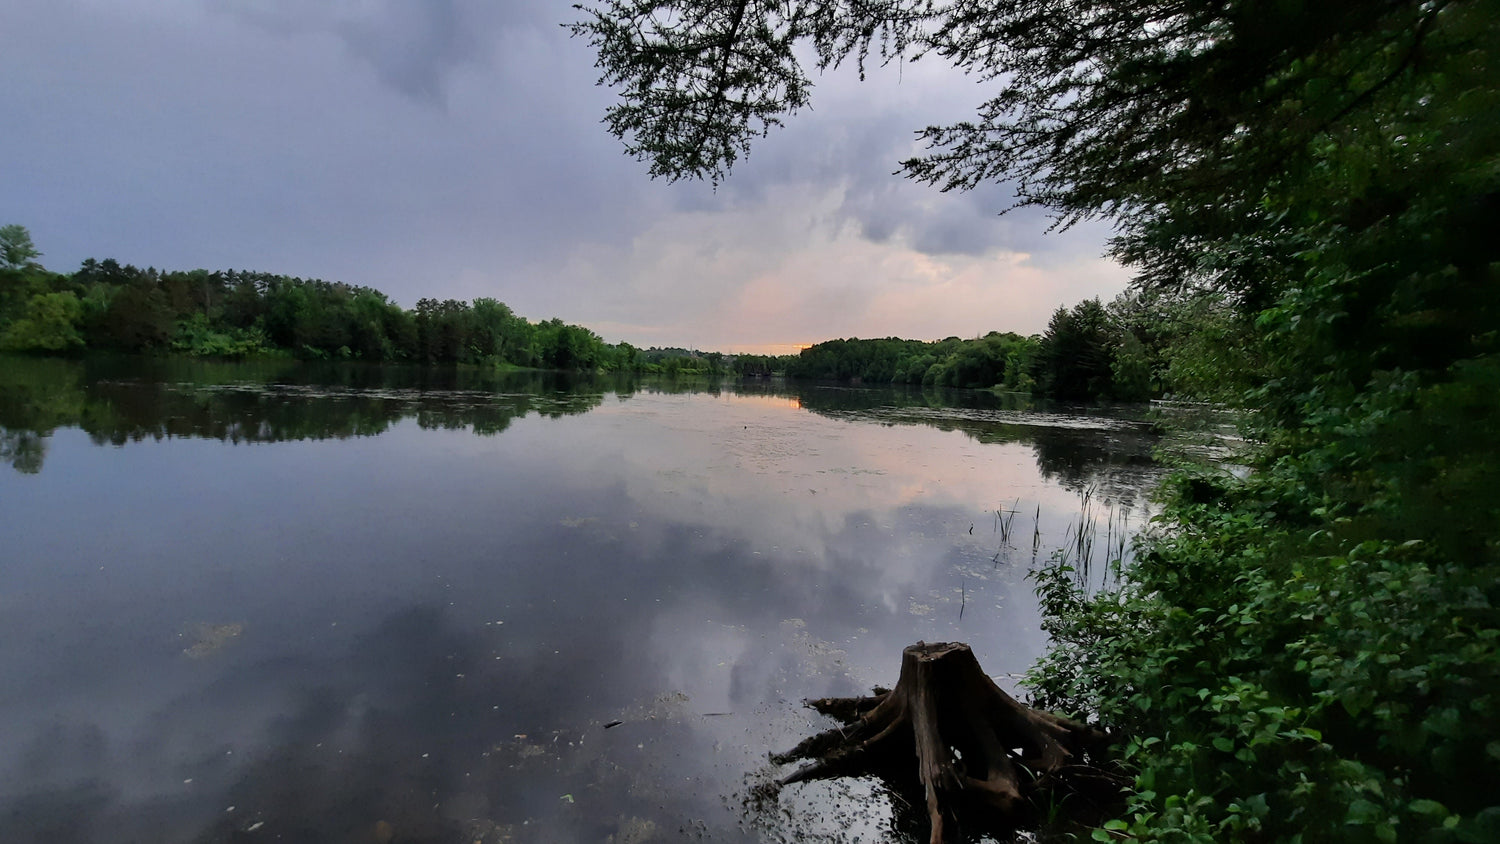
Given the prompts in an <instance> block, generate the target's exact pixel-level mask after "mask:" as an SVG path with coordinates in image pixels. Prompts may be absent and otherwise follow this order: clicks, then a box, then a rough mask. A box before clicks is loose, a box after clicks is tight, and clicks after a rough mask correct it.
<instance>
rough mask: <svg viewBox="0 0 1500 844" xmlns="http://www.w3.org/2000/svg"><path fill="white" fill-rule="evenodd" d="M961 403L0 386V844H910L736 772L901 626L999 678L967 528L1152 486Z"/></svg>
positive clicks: (982, 565)
mask: <svg viewBox="0 0 1500 844" xmlns="http://www.w3.org/2000/svg"><path fill="white" fill-rule="evenodd" d="M33 366H34V368H33ZM325 382H326V383H325ZM962 401H967V402H968V406H967V407H958V408H947V409H944V408H942V407H939V406H935V405H939V404H940V401H938V400H935V399H934V398H933V397H930V396H926V395H923V394H921V393H916V394H910V393H906V394H903V393H896V392H883V391H854V390H829V389H824V388H810V389H802V390H789V389H786V388H770V387H767V386H765V385H756V386H755V387H754V388H753V389H743V390H742V389H725V390H720V391H706V390H702V389H694V388H693V387H692V385H682V384H678V385H672V384H661V383H644V384H643V383H630V382H619V383H607V382H597V381H579V382H562V381H544V380H532V381H527V380H524V379H521V380H518V379H515V378H498V377H494V376H482V375H476V374H473V373H468V374H465V373H446V374H444V373H432V372H423V371H418V370H380V369H376V368H347V367H346V368H330V369H327V370H324V371H323V372H322V374H319V372H317V371H311V370H306V369H302V368H299V367H296V366H291V365H276V366H270V367H264V366H259V367H249V368H245V367H234V366H222V367H202V368H199V369H189V370H183V369H181V368H178V367H175V366H174V365H170V364H162V363H154V364H150V366H149V367H148V368H146V369H139V368H134V369H133V368H131V366H130V365H125V364H114V363H94V362H90V363H77V362H56V361H41V362H27V364H26V366H23V367H15V366H11V365H10V364H9V362H6V364H5V365H4V366H0V425H3V426H4V428H5V430H6V432H7V434H6V436H7V437H11V439H7V441H6V442H7V443H13V444H16V445H14V447H12V449H11V451H9V452H7V453H8V454H11V455H18V456H23V455H40V454H41V451H40V450H39V449H38V448H37V447H36V444H37V443H40V442H46V443H48V444H49V449H48V450H47V451H46V453H45V461H44V462H45V470H44V471H36V470H40V469H42V468H43V461H42V460H41V459H40V457H34V458H33V457H28V458H27V460H29V461H31V462H25V461H23V465H21V466H18V467H17V468H22V469H27V468H30V469H31V470H32V472H33V473H32V474H23V473H21V472H11V471H7V472H3V473H0V501H3V502H4V506H3V507H0V535H3V536H5V537H6V561H5V564H4V567H3V568H0V672H3V673H4V676H6V677H7V678H10V681H9V682H8V683H7V684H6V686H5V687H4V688H3V689H0V827H3V829H0V839H3V840H5V841H21V842H31V841H36V842H42V841H46V842H69V841H77V842H94V841H117V840H152V841H189V842H229V841H257V840H276V838H277V837H278V836H279V837H280V840H285V841H333V842H340V841H348V842H365V844H368V842H372V841H381V840H389V841H431V842H456V841H465V842H472V841H476V840H479V841H485V842H487V844H493V842H498V841H578V840H608V839H610V838H611V837H612V838H613V840H615V841H617V842H619V841H634V842H646V841H655V840H679V839H681V838H683V837H688V836H695V837H704V838H708V839H711V840H722V841H734V840H741V839H749V840H881V839H882V838H887V839H893V840H900V835H899V833H898V832H895V831H893V829H894V828H895V824H896V821H895V820H894V816H893V815H892V813H891V811H890V809H889V806H888V805H886V804H885V803H884V798H883V797H882V796H881V795H880V793H879V792H878V790H872V789H870V788H869V787H868V786H861V785H860V784H857V783H856V784H852V785H851V784H835V785H828V784H818V785H810V786H809V787H807V788H801V789H794V790H792V791H791V792H790V793H788V794H786V795H784V796H783V802H782V804H781V805H780V806H779V807H778V808H776V809H775V810H772V811H769V812H767V813H760V814H752V815H751V816H749V817H742V815H741V811H742V806H741V796H742V795H744V794H745V793H746V792H747V778H750V779H751V780H753V779H754V778H756V777H765V776H769V775H770V771H769V770H768V768H767V765H768V763H767V761H766V753H767V751H769V750H771V749H785V748H786V747H788V746H790V745H791V744H793V743H795V742H796V740H797V739H799V738H800V737H801V736H803V735H805V734H807V733H809V732H810V731H813V730H815V729H817V728H818V727H819V726H821V725H820V724H814V723H813V721H814V719H815V718H816V716H814V715H812V714H810V713H809V712H807V711H805V710H803V709H802V708H801V707H800V706H799V704H798V702H799V701H800V700H801V699H802V698H804V697H814V696H825V695H840V694H855V693H859V692H862V691H863V690H865V689H867V688H869V687H870V686H871V685H874V684H877V683H886V684H889V683H890V682H892V681H893V680H894V673H895V669H896V667H897V661H898V659H899V653H900V649H901V647H903V646H904V645H906V644H910V643H911V642H913V641H916V640H917V639H927V640H942V639H959V640H965V641H969V642H971V643H972V644H973V645H974V647H975V650H976V653H977V654H978V655H979V656H980V659H981V661H982V664H984V665H985V666H986V668H987V669H988V670H990V671H992V672H995V673H996V674H1001V675H1005V674H1010V673H1014V672H1018V671H1020V670H1023V669H1024V668H1025V667H1026V665H1027V664H1028V663H1029V662H1030V660H1031V659H1032V658H1033V657H1034V655H1035V653H1036V651H1037V649H1038V648H1039V647H1040V644H1041V634H1040V632H1039V630H1038V625H1037V617H1036V610H1035V606H1034V602H1033V601H1032V598H1031V595H1030V592H1029V589H1028V588H1027V583H1026V581H1025V579H1024V576H1025V572H1026V567H1027V565H1028V562H1029V553H1030V547H1029V544H1028V543H1027V542H1015V543H1012V545H1013V546H1019V547H1007V546H1006V543H1004V542H1003V541H1002V539H1001V537H1000V535H999V529H998V525H997V523H996V522H997V520H996V519H995V518H994V517H993V511H994V510H995V509H997V508H1000V507H1006V506H1011V505H1012V503H1013V502H1016V501H1020V502H1023V503H1024V506H1025V507H1026V510H1027V515H1026V516H1025V518H1026V519H1030V518H1032V517H1031V515H1030V514H1031V513H1032V512H1033V508H1034V512H1035V513H1036V514H1037V515H1036V518H1037V519H1038V521H1039V523H1040V524H1039V528H1038V529H1039V530H1040V531H1041V532H1042V533H1044V534H1045V535H1046V537H1047V541H1048V542H1049V543H1052V544H1061V543H1062V542H1063V541H1064V538H1065V532H1066V525H1067V524H1068V523H1069V521H1070V520H1072V519H1075V518H1076V516H1077V489H1079V488H1083V487H1086V486H1089V485H1094V486H1098V485H1099V481H1098V478H1099V477H1101V476H1104V475H1107V474H1109V475H1111V477H1113V478H1115V479H1116V480H1115V481H1114V482H1115V483H1116V484H1117V486H1118V487H1120V488H1122V489H1125V488H1127V487H1128V490H1129V491H1130V492H1131V493H1132V494H1134V493H1135V492H1136V491H1137V490H1138V489H1139V488H1140V486H1141V485H1142V484H1144V483H1146V482H1147V481H1148V480H1149V478H1150V474H1151V472H1152V471H1154V470H1153V469H1152V468H1151V467H1150V466H1149V465H1147V464H1145V463H1143V462H1142V461H1143V459H1144V456H1145V454H1146V453H1147V452H1146V449H1147V447H1148V445H1149V442H1148V438H1147V435H1146V434H1145V433H1143V432H1142V428H1141V427H1140V426H1139V425H1136V423H1132V422H1130V421H1128V420H1121V419H1115V418H1104V417H1094V418H1090V417H1085V416H1083V415H1081V414H1076V413H1075V414H1056V413H1046V412H1043V411H1040V410H1038V409H1036V408H1026V407H1006V406H1003V405H1002V404H1001V403H1000V400H998V399H995V398H994V397H984V396H982V395H979V394H969V395H968V396H966V397H965V398H963V399H962ZM501 431H503V432H504V434H503V436H475V434H476V433H479V434H484V433H490V434H493V433H498V432H501ZM27 437H29V438H30V439H29V440H28V439H26V438H27ZM1100 437H1103V438H1106V439H1110V443H1109V444H1106V445H1102V446H1101V445H1097V444H1093V440H1095V439H1097V438H1100ZM27 443H29V445H28V444H27ZM117 443H124V446H123V447H121V448H99V447H98V446H99V445H101V444H117ZM244 443H253V444H256V447H254V448H245V447H226V445H227V444H244ZM1137 446H1139V448H1137ZM1090 449H1092V451H1090ZM1070 450H1071V451H1078V452H1079V453H1080V454H1082V455H1084V456H1083V457H1079V458H1072V457H1066V456H1063V455H1065V453H1067V452H1069V451H1070ZM11 459H13V460H14V459H15V458H14V457H12V458H11ZM1132 471H1136V474H1134V475H1131V474H1130V473H1131V472H1132ZM1111 473H1112V474H1111ZM1132 477H1133V478H1134V482H1133V483H1132V482H1130V480H1129V479H1130V478H1132ZM1031 529H1032V528H1031V525H1030V524H1029V523H1028V524H1027V526H1026V532H1027V537H1028V540H1029V536H1030V531H1031ZM961 602H962V604H963V606H964V611H963V613H962V617H960V612H959V609H960V604H961ZM1007 682H1008V681H1007ZM613 722H620V723H618V724H617V725H615V726H612V727H609V728H606V726H605V725H606V724H611V723H613ZM838 789H846V790H847V789H853V795H854V796H850V795H849V794H846V795H845V796H843V797H839V796H837V795H838V794H839V792H838ZM861 789H863V791H861Z"/></svg>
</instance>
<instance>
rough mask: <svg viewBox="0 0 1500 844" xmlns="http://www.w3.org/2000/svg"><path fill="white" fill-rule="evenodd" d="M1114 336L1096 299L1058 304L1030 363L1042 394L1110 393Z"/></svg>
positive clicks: (1090, 396) (1074, 396)
mask: <svg viewBox="0 0 1500 844" xmlns="http://www.w3.org/2000/svg"><path fill="white" fill-rule="evenodd" d="M1118 336H1119V330H1118V328H1117V327H1116V326H1115V324H1114V322H1113V320H1111V319H1110V316H1109V314H1108V312H1106V311H1105V310H1104V306H1103V305H1101V304H1100V303H1099V300H1098V299H1088V300H1086V301H1083V302H1079V303H1078V304H1077V305H1074V306H1073V309H1072V310H1067V309H1064V308H1058V309H1057V311H1056V312H1055V313H1054V314H1052V319H1051V320H1050V321H1049V322H1048V323H1047V331H1046V333H1045V334H1043V335H1042V339H1041V342H1040V344H1039V345H1038V347H1037V352H1036V358H1035V360H1034V361H1033V363H1032V376H1033V377H1034V378H1035V379H1036V382H1037V386H1038V388H1039V389H1040V391H1041V392H1042V394H1043V395H1047V396H1051V397H1053V398H1059V399H1065V400H1070V401H1084V400H1087V399H1095V398H1103V397H1106V396H1108V395H1110V393H1111V381H1112V379H1113V372H1112V367H1113V364H1114V350H1115V346H1116V345H1117V342H1118V341H1117V339H1116V338H1117V337H1118Z"/></svg>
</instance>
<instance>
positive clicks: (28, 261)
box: [0, 224, 42, 270]
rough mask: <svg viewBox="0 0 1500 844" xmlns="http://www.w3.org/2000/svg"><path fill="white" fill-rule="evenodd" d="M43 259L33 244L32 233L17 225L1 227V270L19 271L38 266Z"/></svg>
mask: <svg viewBox="0 0 1500 844" xmlns="http://www.w3.org/2000/svg"><path fill="white" fill-rule="evenodd" d="M40 257H42V253H41V252H38V251H37V248H36V245H35V244H33V243H32V242H31V232H29V231H27V230H26V227H25V226H19V225H15V224H10V225H5V226H0V269H6V270H19V269H24V268H26V267H34V266H36V259H37V258H40Z"/></svg>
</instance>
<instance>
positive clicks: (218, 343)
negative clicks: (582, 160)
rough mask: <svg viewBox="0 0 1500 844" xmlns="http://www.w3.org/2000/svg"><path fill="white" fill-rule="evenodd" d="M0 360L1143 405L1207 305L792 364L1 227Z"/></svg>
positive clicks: (808, 353) (1080, 319) (1218, 308)
mask: <svg viewBox="0 0 1500 844" xmlns="http://www.w3.org/2000/svg"><path fill="white" fill-rule="evenodd" d="M0 241H3V245H4V247H5V248H4V255H5V257H4V258H3V260H0V352H3V353H12V354H33V355H38V354H39V355H80V354H95V353H123V354H145V355H153V356H180V357H187V358H201V359H223V360H244V359H257V358H282V359H298V360H313V361H318V360H335V361H337V360H348V361H366V362H381V363H413V364H426V365H455V364H457V365H471V366H477V367H483V368H489V369H494V370H497V371H523V370H553V371H593V372H605V373H608V372H637V373H649V374H661V375H666V376H674V377H706V378H722V377H748V378H757V377H769V376H771V375H781V376H785V377H788V378H794V379H799V380H822V381H841V382H852V383H868V384H912V385H922V386H928V387H955V388H972V389H995V390H1001V391H1007V392H1019V393H1029V394H1032V395H1035V396H1038V397H1045V398H1054V399H1061V400H1065V401H1097V400H1111V401H1122V402H1141V401H1145V400H1147V399H1150V398H1158V397H1161V396H1163V395H1175V394H1178V393H1181V392H1183V391H1189V392H1191V391H1192V390H1193V389H1194V388H1195V386H1196V385H1195V384H1194V377H1195V376H1194V373H1193V372H1192V369H1191V367H1190V366H1185V365H1184V364H1185V362H1186V361H1187V356H1185V354H1184V353H1185V352H1187V351H1191V349H1189V345H1190V341H1192V340H1193V335H1192V334H1191V333H1190V330H1189V329H1191V328H1192V327H1193V326H1194V325H1195V324H1197V323H1198V322H1200V321H1202V320H1203V319H1204V318H1205V317H1208V318H1210V319H1212V320H1218V321H1219V322H1220V323H1224V322H1225V319H1226V318H1227V314H1228V309H1227V306H1226V305H1225V304H1224V303H1223V302H1221V301H1218V300H1216V299H1214V298H1213V297H1209V296H1199V297H1195V298H1194V299H1192V300H1190V301H1183V302H1178V301H1166V300H1163V299H1161V298H1159V297H1143V296H1141V295H1139V294H1124V295H1122V296H1120V297H1119V298H1117V299H1116V300H1114V301H1112V302H1110V303H1108V304H1107V305H1106V304H1103V303H1101V302H1100V301H1099V300H1097V299H1091V300H1087V301H1084V302H1081V303H1079V304H1077V305H1075V306H1073V307H1072V308H1071V309H1068V308H1061V307H1060V308H1058V309H1057V311H1056V312H1055V313H1054V314H1053V316H1052V319H1051V321H1050V322H1049V324H1048V326H1047V330H1046V331H1045V332H1044V333H1043V334H1040V335H1031V336H1022V335H1020V334H1016V333H1014V332H1004V333H1002V332H998V331H992V332H990V333H988V334H986V335H984V336H983V337H975V338H972V339H961V338H959V337H948V338H945V339H942V340H937V341H923V340H905V339H900V338H895V337H889V338H884V339H855V338H850V339H836V340H828V341H824V342H821V343H818V344H816V345H813V346H810V347H808V348H805V349H803V350H802V351H801V353H800V354H795V355H775V356H773V355H753V354H724V353H721V352H703V351H698V350H696V349H685V348H656V347H652V348H649V349H641V348H637V347H635V346H633V345H631V344H630V343H626V342H620V343H609V342H606V341H605V340H604V339H603V338H602V337H600V336H599V335H598V334H596V333H594V332H593V331H591V330H589V329H587V328H584V327H582V326H579V325H572V324H568V323H565V322H563V321H562V320H561V319H557V318H553V319H547V320H543V321H540V322H533V321H531V320H529V319H527V318H525V317H522V316H519V315H517V314H516V313H515V312H514V311H512V310H511V308H510V307H509V306H507V305H506V304H505V303H503V302H500V301H498V300H496V299H492V298H478V299H475V300H473V301H472V302H461V301H457V300H453V299H445V300H437V299H430V298H424V299H420V300H418V302H417V304H416V307H415V308H413V309H406V308H403V307H401V306H400V305H398V304H396V303H395V302H392V301H391V300H390V299H389V298H388V297H387V296H386V295H385V294H384V293H381V292H380V291H378V290H374V289H372V288H369V287H362V286H358V285H351V284H345V283H343V282H328V281H323V280H319V279H302V278H294V277H290V276H285V275H276V274H272V273H262V272H249V271H237V270H225V271H216V272H210V271H208V270H202V269H198V270H190V271H170V270H158V269H156V268H155V267H148V268H146V269H140V268H137V267H135V266H132V265H129V264H125V265H121V264H120V263H118V262H117V261H115V260H113V259H106V260H102V261H100V260H94V259H89V260H86V261H84V262H83V264H82V266H80V267H79V269H78V271H77V272H74V273H71V274H67V273H55V272H51V271H49V270H47V269H46V268H44V267H43V266H42V265H41V264H39V263H37V261H36V258H38V257H40V253H39V252H38V251H37V250H36V249H35V247H34V246H33V245H32V244H31V238H30V234H29V233H28V232H27V231H26V229H25V228H24V227H23V226H20V225H7V226H4V227H0Z"/></svg>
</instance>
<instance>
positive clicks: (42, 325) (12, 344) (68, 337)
mask: <svg viewBox="0 0 1500 844" xmlns="http://www.w3.org/2000/svg"><path fill="white" fill-rule="evenodd" d="M82 315H83V305H82V304H81V303H80V302H79V301H78V297H77V296H75V295H73V294H72V293H71V292H68V293H39V294H37V295H35V296H32V297H31V299H30V301H28V302H27V303H26V313H25V315H24V316H22V317H21V318H20V319H18V320H16V321H15V322H13V323H11V324H10V326H9V327H8V328H6V329H5V331H4V332H3V333H0V349H4V350H7V351H17V352H64V351H69V350H72V349H78V348H82V347H83V336H82V335H81V334H79V333H78V322H79V318H80V317H82Z"/></svg>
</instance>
